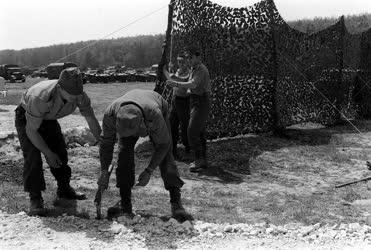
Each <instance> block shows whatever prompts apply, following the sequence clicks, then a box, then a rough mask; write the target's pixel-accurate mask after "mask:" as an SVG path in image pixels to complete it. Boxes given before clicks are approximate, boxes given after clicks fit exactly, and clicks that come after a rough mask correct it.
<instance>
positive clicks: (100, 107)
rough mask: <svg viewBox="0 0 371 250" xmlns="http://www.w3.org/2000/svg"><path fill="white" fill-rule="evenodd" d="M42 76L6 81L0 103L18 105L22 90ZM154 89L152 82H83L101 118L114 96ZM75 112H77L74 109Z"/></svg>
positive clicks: (97, 114)
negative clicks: (5, 90) (20, 80)
mask: <svg viewBox="0 0 371 250" xmlns="http://www.w3.org/2000/svg"><path fill="white" fill-rule="evenodd" d="M42 80H46V79H44V78H27V81H26V82H24V83H18V82H17V83H7V85H6V89H7V91H8V94H7V97H5V98H0V105H18V104H19V101H20V99H21V97H22V94H23V92H24V91H26V90H27V89H28V88H29V87H30V86H32V85H34V84H36V83H38V82H39V81H42ZM135 88H140V89H154V83H139V82H125V83H98V84H90V83H88V84H85V85H84V90H85V92H86V93H87V94H88V96H89V97H90V99H91V102H92V106H93V109H94V111H95V114H96V116H97V117H98V119H101V118H102V116H103V112H104V110H105V108H106V107H107V106H108V105H109V104H110V103H111V102H112V101H113V100H115V99H116V98H118V97H120V96H122V95H123V94H124V93H126V92H127V91H129V90H131V89H135ZM75 113H78V111H76V112H75Z"/></svg>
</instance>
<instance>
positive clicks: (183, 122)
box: [176, 97, 190, 151]
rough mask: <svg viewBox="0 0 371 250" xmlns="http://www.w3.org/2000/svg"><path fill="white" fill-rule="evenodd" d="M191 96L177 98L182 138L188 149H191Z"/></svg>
mask: <svg viewBox="0 0 371 250" xmlns="http://www.w3.org/2000/svg"><path fill="white" fill-rule="evenodd" d="M189 99H190V98H189V97H186V98H177V99H176V111H177V115H178V118H179V121H180V131H181V138H182V143H183V145H184V147H185V148H186V151H189V142H188V133H187V130H188V124H189V116H190V110H189Z"/></svg>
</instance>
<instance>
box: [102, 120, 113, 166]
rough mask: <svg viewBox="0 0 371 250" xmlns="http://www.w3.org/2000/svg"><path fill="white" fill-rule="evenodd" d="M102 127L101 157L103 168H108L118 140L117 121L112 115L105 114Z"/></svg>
mask: <svg viewBox="0 0 371 250" xmlns="http://www.w3.org/2000/svg"><path fill="white" fill-rule="evenodd" d="M102 129H103V133H102V135H101V144H100V148H99V157H100V163H101V168H102V169H108V166H109V165H110V164H111V162H112V158H113V149H114V146H115V142H116V128H115V121H114V118H113V117H112V116H108V115H104V117H103V124H102Z"/></svg>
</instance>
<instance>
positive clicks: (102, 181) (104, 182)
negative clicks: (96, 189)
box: [98, 170, 109, 190]
mask: <svg viewBox="0 0 371 250" xmlns="http://www.w3.org/2000/svg"><path fill="white" fill-rule="evenodd" d="M108 183H109V174H108V170H102V171H101V172H100V176H99V179H98V185H99V186H100V187H102V189H103V190H106V189H107V188H108Z"/></svg>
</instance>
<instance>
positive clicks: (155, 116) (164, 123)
mask: <svg viewBox="0 0 371 250" xmlns="http://www.w3.org/2000/svg"><path fill="white" fill-rule="evenodd" d="M102 129H103V133H102V136H101V144H100V151H99V155H100V161H101V176H100V177H99V180H98V184H99V185H101V186H102V187H103V189H105V188H107V187H108V178H109V177H108V167H109V165H110V164H111V162H112V154H113V149H114V145H115V142H116V137H117V136H118V137H119V138H118V143H119V154H118V160H117V165H118V166H117V169H116V179H117V184H116V186H117V187H118V188H119V190H120V196H121V200H120V202H118V203H117V204H116V205H115V206H113V207H110V208H109V209H108V217H109V218H110V217H111V218H112V217H118V216H121V215H125V216H129V217H132V216H133V211H132V203H131V189H132V187H133V186H134V184H135V164H134V147H135V143H136V142H137V140H138V138H139V137H145V136H147V135H149V137H150V138H151V141H152V142H153V144H154V149H155V150H154V152H153V154H152V158H151V160H150V163H149V165H148V167H147V168H146V169H145V170H144V171H143V172H142V173H141V174H140V176H139V178H138V184H137V185H139V186H145V185H147V184H148V182H149V180H150V177H151V174H152V172H153V171H154V170H155V169H156V168H157V166H159V167H160V172H161V177H162V179H163V182H164V185H165V189H166V190H168V191H169V193H170V203H171V211H172V215H173V217H175V218H177V219H182V218H183V219H189V218H191V216H190V215H189V214H187V213H186V211H185V209H184V208H183V206H182V204H181V197H180V196H181V194H180V188H181V187H182V186H183V184H184V182H183V181H182V180H181V179H180V177H179V173H178V170H177V167H176V165H175V161H174V157H173V155H172V149H171V148H172V142H171V131H170V123H169V110H168V104H167V102H166V101H165V100H164V99H163V98H162V96H161V95H159V94H158V93H156V92H154V91H150V90H141V89H135V90H131V91H129V92H127V93H126V94H125V95H123V96H122V97H120V98H118V99H116V100H115V101H114V102H113V103H112V104H111V105H110V106H109V107H108V108H107V109H106V111H105V114H104V117H103V124H102Z"/></svg>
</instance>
